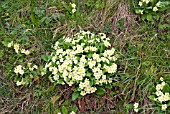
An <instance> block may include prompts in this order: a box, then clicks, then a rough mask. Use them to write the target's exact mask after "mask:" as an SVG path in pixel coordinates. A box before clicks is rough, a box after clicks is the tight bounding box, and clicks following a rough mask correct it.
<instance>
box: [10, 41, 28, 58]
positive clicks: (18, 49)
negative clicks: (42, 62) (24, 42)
mask: <svg viewBox="0 0 170 114" xmlns="http://www.w3.org/2000/svg"><path fill="white" fill-rule="evenodd" d="M12 46H13V48H14V50H15V52H16V53H19V51H21V53H23V54H25V55H29V54H30V51H29V50H25V49H20V45H19V44H18V43H15V44H14V42H13V41H11V42H10V43H8V47H12Z"/></svg>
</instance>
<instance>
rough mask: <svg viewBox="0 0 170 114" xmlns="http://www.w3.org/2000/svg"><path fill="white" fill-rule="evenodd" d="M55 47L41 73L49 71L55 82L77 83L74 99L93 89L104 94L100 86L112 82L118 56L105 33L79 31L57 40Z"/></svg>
mask: <svg viewBox="0 0 170 114" xmlns="http://www.w3.org/2000/svg"><path fill="white" fill-rule="evenodd" d="M53 48H54V50H53V52H52V53H51V56H49V57H48V62H47V63H46V65H45V68H44V69H43V70H44V71H43V72H42V75H45V74H46V75H48V76H49V79H50V81H51V82H52V83H57V84H62V85H64V84H68V85H69V86H73V85H74V86H75V90H74V93H73V95H72V99H73V100H74V99H76V98H78V97H79V96H85V95H87V94H90V93H94V92H96V93H97V94H103V93H104V92H105V89H104V88H101V86H103V85H107V86H108V85H111V83H112V81H113V77H114V74H115V72H116V70H117V65H116V63H115V61H116V59H117V58H116V57H115V49H114V48H112V47H111V44H110V39H109V38H107V37H106V35H105V34H104V33H99V34H98V35H95V34H93V33H91V32H90V31H87V32H85V31H80V32H79V33H77V34H75V35H74V36H72V37H63V39H60V40H58V41H57V42H56V43H55V45H54V46H53ZM108 87H109V86H108Z"/></svg>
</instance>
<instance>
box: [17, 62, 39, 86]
mask: <svg viewBox="0 0 170 114" xmlns="http://www.w3.org/2000/svg"><path fill="white" fill-rule="evenodd" d="M34 69H38V66H37V65H32V63H27V67H26V68H25V67H23V66H22V65H18V66H16V67H15V68H14V72H15V73H16V74H17V75H22V76H21V77H22V80H21V81H19V80H18V81H17V82H16V85H17V86H20V85H24V84H26V79H27V78H30V79H33V78H34V76H33V74H29V73H28V71H29V72H30V71H33V70H34ZM24 76H29V77H24Z"/></svg>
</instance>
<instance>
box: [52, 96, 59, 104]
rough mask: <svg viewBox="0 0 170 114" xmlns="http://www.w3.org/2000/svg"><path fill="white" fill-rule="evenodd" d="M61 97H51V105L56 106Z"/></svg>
mask: <svg viewBox="0 0 170 114" xmlns="http://www.w3.org/2000/svg"><path fill="white" fill-rule="evenodd" d="M60 97H61V96H60V95H55V96H52V97H51V103H52V104H55V103H56V102H57V101H58V100H59V98H60Z"/></svg>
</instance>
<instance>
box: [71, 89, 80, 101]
mask: <svg viewBox="0 0 170 114" xmlns="http://www.w3.org/2000/svg"><path fill="white" fill-rule="evenodd" d="M78 97H79V92H78V91H76V92H74V93H73V94H72V100H73V101H74V100H76V99H77V98H78Z"/></svg>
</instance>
